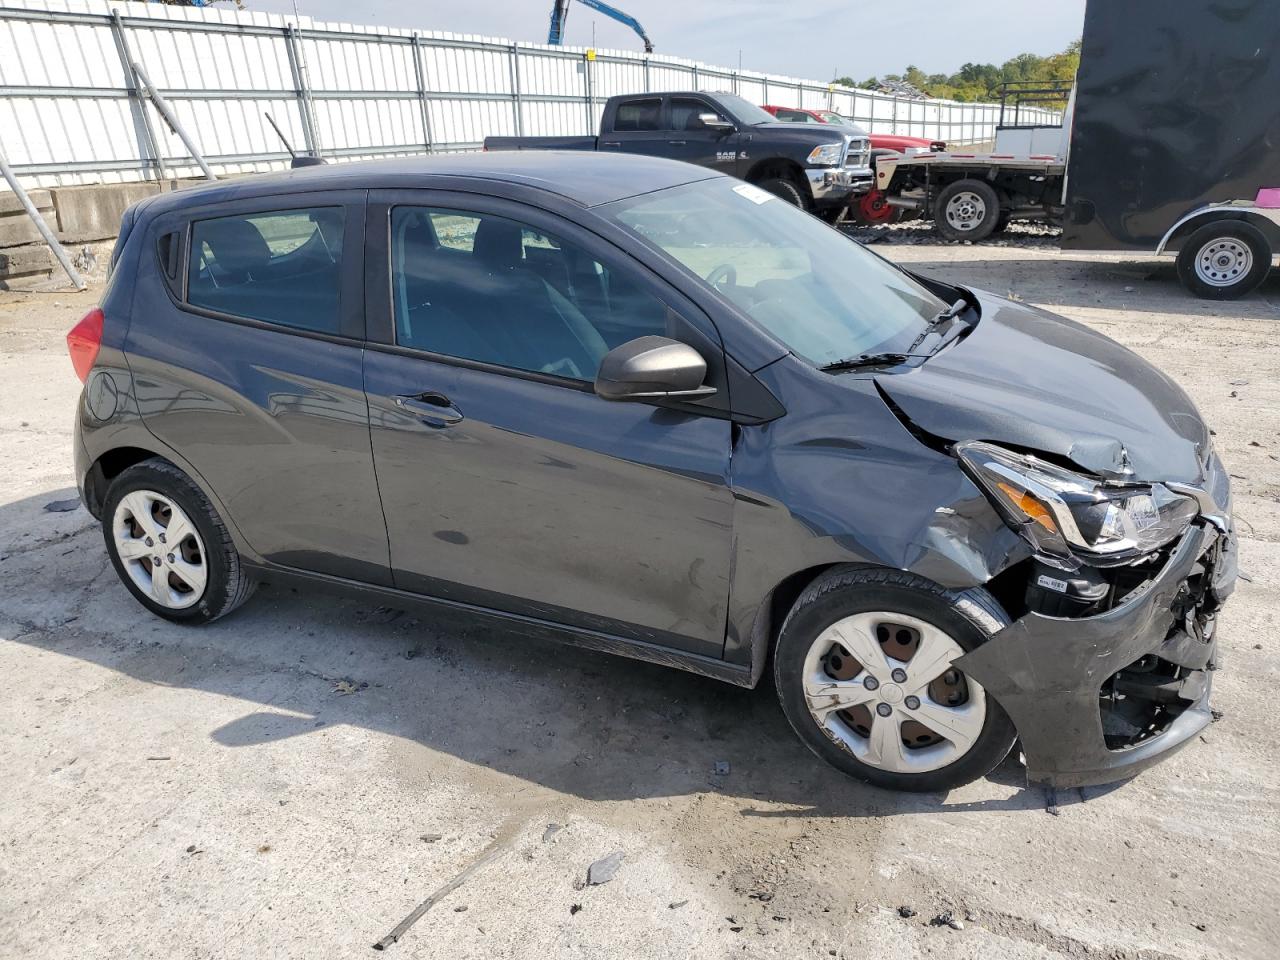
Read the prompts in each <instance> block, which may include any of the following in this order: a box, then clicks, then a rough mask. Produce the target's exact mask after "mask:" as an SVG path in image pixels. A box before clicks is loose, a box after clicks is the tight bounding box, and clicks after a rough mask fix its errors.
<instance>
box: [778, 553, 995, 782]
mask: <svg viewBox="0 0 1280 960" xmlns="http://www.w3.org/2000/svg"><path fill="white" fill-rule="evenodd" d="M1008 623H1009V620H1008V617H1007V616H1006V615H1005V614H1004V612H1003V610H1002V609H1001V608H1000V606H999V604H997V603H996V602H995V600H994V598H992V597H991V595H990V594H989V593H987V592H986V591H985V590H981V589H974V590H967V591H964V592H961V593H957V592H954V591H948V590H945V589H943V588H942V587H940V586H938V585H937V584H935V583H933V582H931V581H929V580H925V579H923V578H921V577H917V576H914V575H912V574H909V573H904V572H902V571H899V570H885V569H880V568H872V567H837V568H835V569H833V570H832V571H830V572H828V573H826V574H824V575H823V576H821V577H819V578H818V579H817V580H816V581H814V583H813V584H811V585H810V586H809V587H808V589H806V590H805V591H804V593H802V594H801V595H800V598H799V599H798V600H797V601H796V603H795V605H794V606H793V607H792V609H791V612H790V613H789V614H788V615H787V618H786V621H785V622H784V624H783V627H782V631H781V634H780V636H779V638H778V644H777V649H776V652H775V656H774V680H775V682H776V684H777V688H778V697H779V699H780V700H781V702H782V709H783V712H784V713H785V714H786V715H787V720H788V721H790V723H791V726H792V729H794V730H795V732H796V734H797V735H798V736H799V737H800V739H801V740H802V741H803V742H804V744H805V745H806V746H807V747H808V748H809V749H810V750H812V751H813V752H814V753H816V754H817V755H818V756H819V757H821V758H822V759H823V760H826V761H827V762H828V763H830V764H831V765H832V766H834V767H836V768H837V769H839V770H841V771H843V772H844V773H847V774H849V775H850V776H852V777H856V778H858V779H860V780H865V781H867V782H868V783H872V784H875V785H876V786H878V787H885V788H888V789H891V790H909V791H918V792H934V791H942V790H950V789H952V788H954V787H958V786H961V785H963V784H966V783H970V782H972V781H973V780H977V779H978V778H980V777H983V776H986V775H987V774H988V773H990V772H991V771H992V770H993V769H994V768H995V767H996V766H997V765H998V764H999V763H1000V762H1001V761H1002V760H1003V759H1004V758H1005V757H1006V756H1007V755H1008V754H1009V751H1010V749H1011V748H1012V747H1013V743H1014V740H1015V736H1016V735H1015V732H1014V728H1013V724H1012V723H1011V722H1010V720H1009V718H1008V716H1007V715H1006V714H1005V712H1004V710H1002V709H1001V708H1000V705H999V704H998V703H996V702H995V700H994V699H993V698H991V697H990V696H988V695H987V693H986V691H984V690H983V689H982V687H981V686H980V685H979V684H978V683H976V682H975V681H973V680H972V679H969V678H967V677H965V676H964V675H963V674H962V673H961V672H960V671H958V670H956V669H955V668H954V667H952V666H951V663H952V662H953V661H954V660H957V659H959V658H960V657H961V656H963V655H964V653H965V652H967V651H969V650H972V649H974V648H975V647H977V646H979V645H980V644H982V643H985V642H986V641H987V640H988V639H990V638H991V636H993V635H994V634H995V633H996V632H998V631H999V630H1001V629H1003V628H1004V627H1005V626H1007V625H1008Z"/></svg>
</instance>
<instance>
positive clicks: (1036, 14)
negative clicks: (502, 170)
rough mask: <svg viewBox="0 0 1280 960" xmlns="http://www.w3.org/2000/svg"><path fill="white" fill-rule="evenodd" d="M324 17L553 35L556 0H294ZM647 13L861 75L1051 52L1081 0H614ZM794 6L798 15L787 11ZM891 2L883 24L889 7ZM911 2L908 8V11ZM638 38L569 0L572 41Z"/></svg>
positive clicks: (696, 34)
mask: <svg viewBox="0 0 1280 960" xmlns="http://www.w3.org/2000/svg"><path fill="white" fill-rule="evenodd" d="M244 2H245V6H246V8H247V9H250V10H258V11H263V12H270V13H285V14H288V13H290V12H292V10H293V0H244ZM296 3H297V8H298V12H299V13H300V14H302V15H303V16H310V17H314V18H316V19H317V20H345V21H350V22H356V23H374V24H379V25H381V26H388V27H408V28H412V29H419V30H449V31H452V32H455V33H474V34H481V35H484V36H489V37H500V38H502V39H506V40H525V41H530V42H534V43H545V42H546V40H547V26H548V23H549V21H550V14H551V7H552V2H551V0H364V2H362V3H352V2H350V0H296ZM610 3H611V4H612V5H613V6H615V7H618V8H620V9H622V10H625V11H626V12H627V13H628V14H630V15H631V16H633V17H635V18H636V19H637V20H639V21H640V22H641V23H642V24H643V25H644V28H645V31H646V32H647V33H648V34H649V37H650V39H651V40H652V41H653V44H654V50H655V52H656V53H665V54H670V55H672V56H678V57H688V58H690V59H694V60H701V61H703V62H704V63H708V64H713V65H716V66H728V67H732V66H735V65H736V64H737V62H738V54H739V51H741V54H742V65H743V67H744V68H745V69H748V70H760V71H764V72H767V73H779V74H784V75H787V76H794V77H801V78H804V79H812V80H821V81H826V80H830V79H832V78H833V77H836V76H846V75H847V76H852V77H853V78H854V79H856V80H864V79H866V78H867V77H870V76H879V75H881V74H885V73H901V72H902V71H903V70H904V69H905V68H906V67H907V65H908V64H912V65H915V66H917V67H919V68H920V69H922V70H924V71H925V72H926V73H948V74H950V73H953V72H955V71H956V70H957V69H959V67H960V66H961V65H963V64H965V63H995V64H1001V63H1003V62H1004V61H1005V60H1008V59H1009V58H1010V57H1013V56H1016V55H1017V54H1019V53H1037V54H1041V55H1044V54H1050V53H1057V52H1058V51H1060V50H1062V49H1063V48H1064V47H1066V45H1067V44H1068V43H1070V42H1071V41H1072V40H1075V39H1078V38H1079V36H1080V32H1081V28H1082V26H1083V24H1084V6H1085V0H964V2H959V0H910V2H909V3H905V4H898V3H893V2H885V0H875V2H872V0H844V2H833V0H805V2H802V3H793V4H786V3H780V2H778V0H610ZM788 8H791V9H793V10H794V11H795V12H794V14H793V15H787V14H786V11H787V10H788ZM898 10H901V11H903V12H902V13H898V14H895V15H894V16H893V17H892V18H890V19H889V21H888V22H887V23H885V24H884V25H879V24H877V22H876V21H877V17H881V18H883V17H884V15H885V14H886V12H887V11H898ZM906 11H909V12H906ZM593 25H594V28H595V46H597V47H600V48H609V49H623V50H631V49H641V46H640V39H639V37H637V36H636V35H635V34H634V33H632V32H631V31H630V30H629V29H628V28H627V27H625V26H623V25H622V24H619V23H616V22H614V21H613V20H610V19H609V18H608V17H605V16H604V15H603V14H600V13H597V12H595V11H594V10H592V9H591V8H589V7H586V6H584V5H582V4H581V3H577V2H573V3H571V4H570V10H569V21H568V29H567V31H566V36H565V43H566V44H569V45H571V46H591V45H592V27H593Z"/></svg>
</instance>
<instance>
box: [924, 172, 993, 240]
mask: <svg viewBox="0 0 1280 960" xmlns="http://www.w3.org/2000/svg"><path fill="white" fill-rule="evenodd" d="M933 220H934V224H935V225H936V226H937V228H938V232H939V233H940V234H942V235H943V236H944V237H946V239H948V240H969V241H971V242H974V241H978V240H985V239H986V238H987V237H989V236H991V234H992V232H993V231H994V230H995V229H996V224H997V223H999V222H1000V198H999V197H998V196H997V195H996V192H995V190H994V189H993V188H992V187H991V184H989V183H986V182H984V181H982V180H968V179H967V180H957V181H956V182H955V183H951V184H948V185H947V186H945V187H943V188H942V192H941V193H939V194H938V199H937V200H936V201H935V202H934V213H933Z"/></svg>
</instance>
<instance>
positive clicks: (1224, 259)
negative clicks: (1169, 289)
mask: <svg viewBox="0 0 1280 960" xmlns="http://www.w3.org/2000/svg"><path fill="white" fill-rule="evenodd" d="M1270 270H1271V244H1270V243H1269V242H1268V241H1267V238H1266V236H1265V235H1264V234H1263V232H1262V231H1261V230H1259V229H1258V228H1257V227H1255V226H1254V225H1253V224H1251V223H1245V222H1244V221H1243V220H1219V221H1218V222H1216V223H1210V224H1206V225H1205V226H1203V227H1201V228H1200V229H1199V230H1197V231H1196V232H1195V233H1193V234H1192V235H1191V236H1190V237H1189V238H1188V239H1187V240H1186V242H1185V243H1183V245H1182V249H1181V250H1179V251H1178V278H1179V279H1180V280H1181V281H1182V285H1183V286H1184V287H1186V288H1187V289H1188V290H1190V291H1191V292H1192V293H1194V294H1195V295H1196V296H1197V297H1200V298H1201V299H1202V300H1238V299H1239V298H1240V297H1243V296H1244V295H1245V294H1246V293H1250V292H1252V291H1253V290H1256V289H1257V288H1258V286H1259V285H1260V284H1261V283H1262V281H1263V280H1265V279H1266V278H1267V274H1268V273H1269V272H1270Z"/></svg>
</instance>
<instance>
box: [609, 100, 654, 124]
mask: <svg viewBox="0 0 1280 960" xmlns="http://www.w3.org/2000/svg"><path fill="white" fill-rule="evenodd" d="M661 117H662V101H661V100H659V99H657V98H654V99H653V100H631V101H629V102H627V103H620V104H618V116H617V117H616V118H615V119H614V121H613V129H614V130H618V131H624V132H625V131H627V130H659V129H661Z"/></svg>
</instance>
